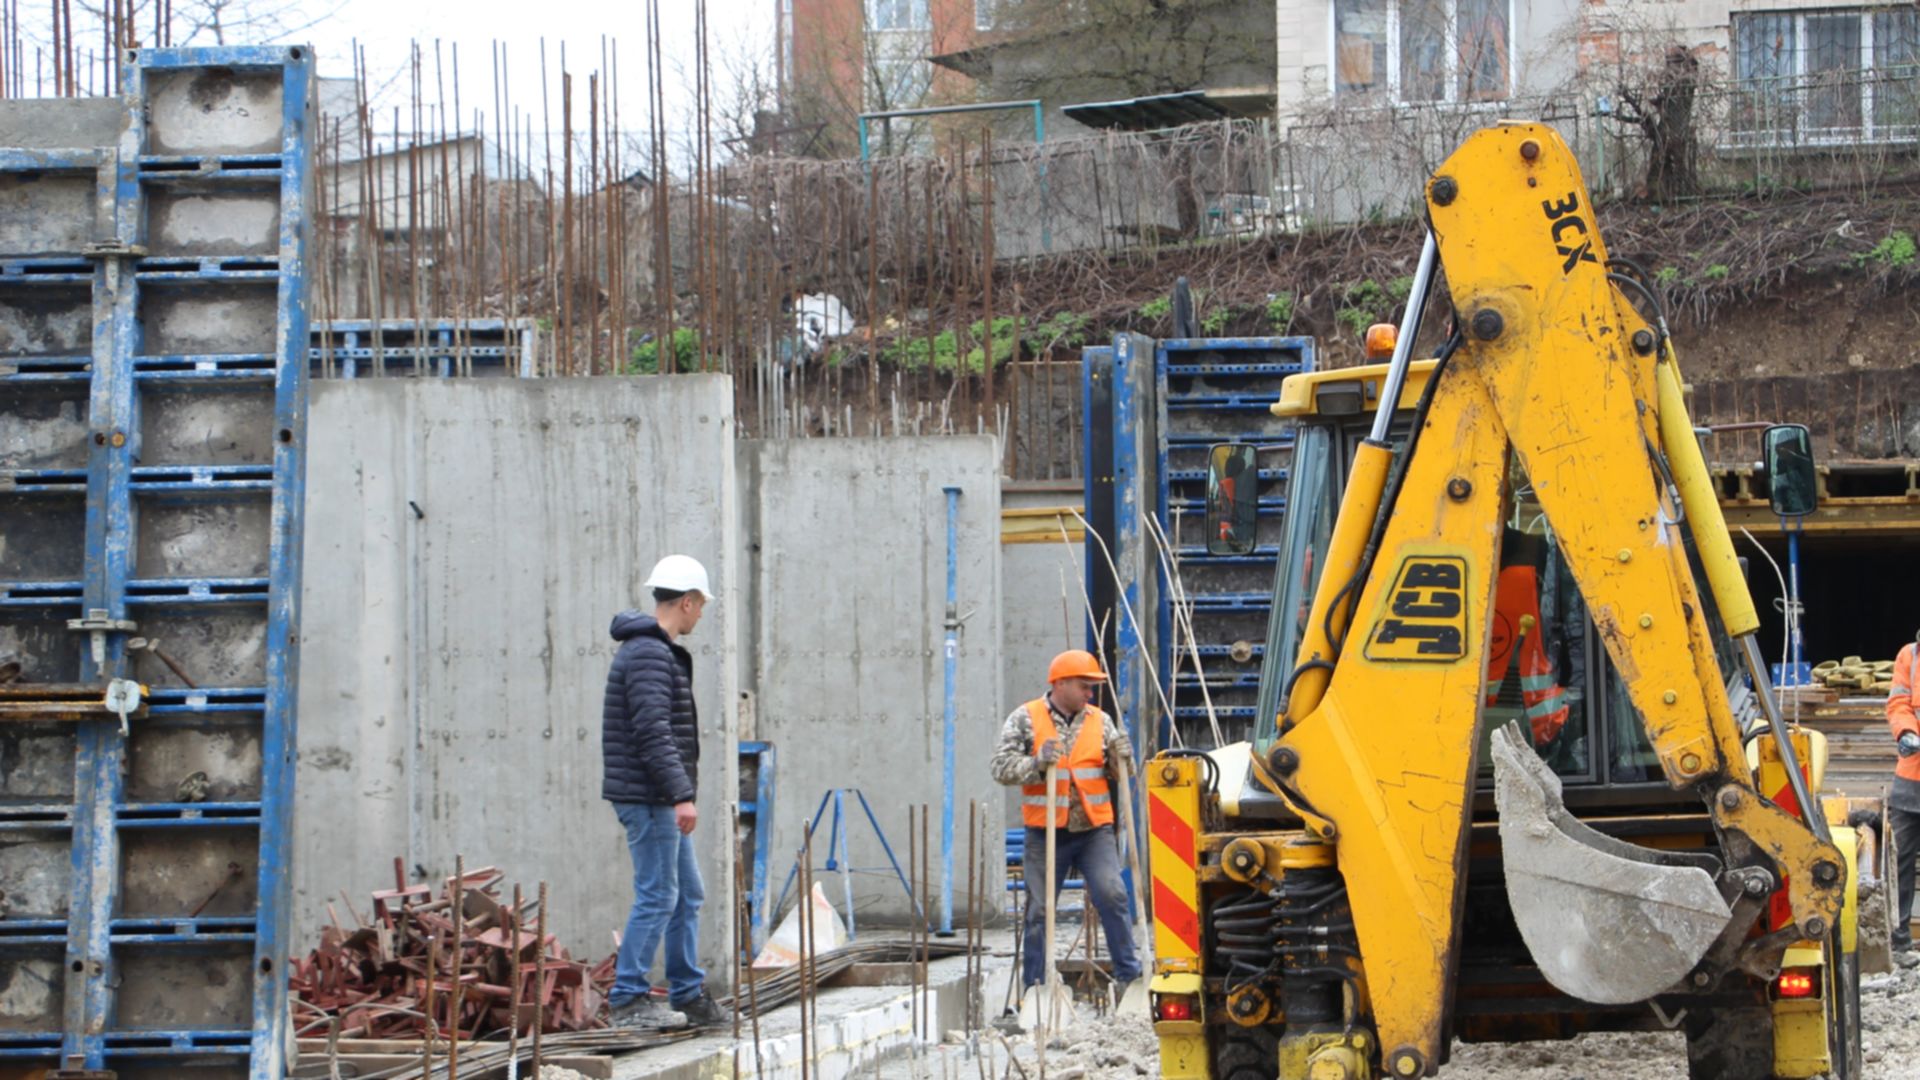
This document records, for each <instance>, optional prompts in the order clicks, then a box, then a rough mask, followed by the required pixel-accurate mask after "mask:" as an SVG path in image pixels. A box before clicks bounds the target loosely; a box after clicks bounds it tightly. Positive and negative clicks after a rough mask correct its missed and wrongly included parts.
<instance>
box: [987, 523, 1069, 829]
mask: <svg viewBox="0 0 1920 1080" xmlns="http://www.w3.org/2000/svg"><path fill="white" fill-rule="evenodd" d="M1009 501H1010V502H1012V501H1016V500H1015V499H1014V497H1012V496H1009ZM1017 501H1020V502H1024V503H1028V504H1030V505H1035V506H1038V505H1043V504H1044V505H1047V506H1072V507H1074V508H1075V509H1079V507H1080V502H1081V499H1080V496H1079V494H1077V493H1075V494H1073V495H1066V496H1062V495H1049V496H1041V497H1038V498H1034V497H1027V498H1022V499H1018V500H1017ZM1067 527H1068V530H1069V531H1070V532H1072V533H1074V534H1075V535H1077V533H1078V529H1079V522H1077V521H1075V520H1074V519H1073V518H1072V517H1071V516H1069V517H1068V518H1067ZM1085 573H1086V547H1085V545H1084V543H1073V544H1066V543H1062V542H1061V541H1060V539H1059V538H1058V537H1057V536H1056V537H1055V538H1054V539H1052V540H1051V541H1043V540H1039V539H1032V540H1025V541H1020V542H1009V543H1003V544H1002V545H1001V548H1000V580H1001V582H1002V587H1003V588H1004V589H1005V590H1006V595H1007V603H1006V606H1005V607H1003V608H1002V609H1001V614H1000V627H1001V631H1000V633H1001V649H1002V650H1003V653H1002V660H1001V664H1000V671H1001V673H1002V674H1001V678H1002V679H1003V681H1004V683H1005V687H1006V690H1005V695H1004V696H1005V697H1006V699H1007V700H1006V705H1007V707H1006V708H1005V709H1003V710H1001V713H1002V717H1003V718H1004V716H1005V713H1007V712H1009V711H1011V710H1012V709H1013V707H1014V706H1015V705H1018V704H1019V703H1020V702H1022V701H1026V700H1027V699H1029V698H1033V697H1037V696H1039V695H1040V694H1041V693H1042V692H1044V691H1045V690H1046V688H1047V664H1048V663H1049V662H1050V661H1052V659H1053V658H1054V656H1055V655H1056V654H1058V653H1059V652H1061V651H1062V650H1064V649H1080V648H1085V647H1086V644H1087V610H1086V604H1085V602H1084V601H1083V600H1082V599H1081V596H1080V587H1081V583H1082V580H1083V578H1084V576H1085ZM1004 792H1005V798H1004V800H1003V804H1004V808H1005V813H1006V814H1007V823H1008V824H1009V825H1012V824H1017V823H1018V822H1019V817H1018V815H1019V813H1020V790H1019V789H1018V788H1006V789H1004Z"/></svg>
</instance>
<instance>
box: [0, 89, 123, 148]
mask: <svg viewBox="0 0 1920 1080" xmlns="http://www.w3.org/2000/svg"><path fill="white" fill-rule="evenodd" d="M126 122H127V108H126V105H125V104H123V103H122V102H121V101H120V99H119V98H116V97H99V98H19V99H15V100H13V101H0V146H5V147H9V148H13V149H20V150H65V149H71V148H75V147H81V148H86V147H95V146H113V145H115V144H117V143H118V142H119V141H120V131H121V129H122V128H123V127H125V126H126Z"/></svg>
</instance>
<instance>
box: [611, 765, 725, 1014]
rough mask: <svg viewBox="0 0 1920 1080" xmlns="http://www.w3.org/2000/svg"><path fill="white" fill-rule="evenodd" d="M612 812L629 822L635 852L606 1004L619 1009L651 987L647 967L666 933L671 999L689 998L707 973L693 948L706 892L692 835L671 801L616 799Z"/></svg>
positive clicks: (622, 821) (630, 843) (630, 849)
mask: <svg viewBox="0 0 1920 1080" xmlns="http://www.w3.org/2000/svg"><path fill="white" fill-rule="evenodd" d="M613 812H614V813H615V814H617V815H619V817H620V824H622V825H624V826H626V827H627V851H628V852H629V853H631V854H632V856H633V913H632V914H631V915H629V916H627V931H626V933H625V934H624V935H622V936H621V938H620V955H619V957H618V958H617V959H616V960H615V961H614V968H613V991H612V993H610V994H608V995H607V1001H608V1004H610V1005H611V1006H612V1007H613V1008H616V1009H618V1008H620V1007H622V1006H624V1005H626V1004H627V1003H629V1002H631V1001H633V1000H634V999H636V998H639V997H641V996H642V995H644V994H647V993H648V992H650V991H651V990H652V985H651V984H650V983H648V982H647V969H649V968H651V967H652V966H653V954H654V950H656V949H658V948H659V947H660V939H661V937H662V936H664V937H665V938H666V941H667V959H666V965H667V997H668V1000H670V1001H673V1002H676V1003H678V1002H685V1001H691V1000H693V999H694V998H695V997H698V996H699V994H700V990H701V988H702V987H703V986H705V985H706V978H707V973H706V972H705V971H702V970H701V969H700V965H699V964H698V963H697V962H696V960H697V958H696V956H695V954H694V948H695V944H696V941H697V939H698V938H699V936H700V902H701V901H702V900H705V899H706V898H707V893H706V889H705V888H704V887H703V886H702V885H701V883H700V867H699V866H698V865H697V864H695V863H694V861H693V837H691V836H682V835H681V834H680V830H679V829H678V828H676V827H675V825H674V821H673V807H671V806H649V805H647V804H645V803H614V804H613Z"/></svg>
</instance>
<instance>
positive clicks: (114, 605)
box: [61, 71, 145, 1070]
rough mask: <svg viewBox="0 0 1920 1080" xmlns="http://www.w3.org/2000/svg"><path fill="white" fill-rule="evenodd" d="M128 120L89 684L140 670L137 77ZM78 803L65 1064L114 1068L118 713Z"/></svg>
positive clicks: (116, 233) (111, 269)
mask: <svg viewBox="0 0 1920 1080" xmlns="http://www.w3.org/2000/svg"><path fill="white" fill-rule="evenodd" d="M127 78H128V86H127V93H126V97H125V99H124V101H125V103H126V108H127V118H126V121H125V127H124V129H123V131H122V134H121V138H120V143H119V146H118V147H117V150H116V152H115V153H114V154H112V155H111V156H109V157H108V158H107V159H106V160H103V161H102V162H101V163H100V166H99V168H100V188H101V190H102V191H103V192H104V193H106V195H107V199H108V200H109V202H110V206H111V219H110V221H111V228H112V230H113V232H112V235H111V237H106V238H103V240H104V241H105V244H104V246H103V247H101V248H100V249H99V250H100V252H101V255H100V256H99V261H98V264H97V266H96V268H95V270H94V289H93V363H94V376H93V381H92V386H91V390H90V394H89V400H88V404H87V412H88V420H87V427H88V430H89V431H90V432H91V433H92V434H91V438H90V439H89V444H90V445H89V448H88V462H87V512H86V530H87V537H86V562H85V579H84V581H85V584H84V589H83V596H84V599H83V602H82V604H81V618H80V619H76V620H73V621H70V622H69V623H68V626H69V627H70V628H72V629H74V630H76V631H79V632H80V640H79V648H80V650H81V654H82V655H81V660H80V673H81V679H82V681H84V682H89V683H95V684H99V683H104V682H105V681H106V680H108V679H117V678H124V677H126V676H127V675H128V674H129V665H128V663H127V655H126V638H127V632H128V631H129V630H131V629H132V624H131V623H130V622H129V621H128V616H127V580H128V578H129V577H130V576H131V575H132V570H133V553H134V551H135V544H134V535H133V530H134V527H135V524H136V521H135V518H134V513H133V498H132V492H131V479H132V471H133V461H134V459H135V457H136V456H137V455H138V454H139V450H140V447H139V439H140V406H139V399H138V396H137V393H136V388H135V385H134V368H133V358H134V356H135V355H136V354H138V353H139V351H140V346H141V333H140V319H139V304H140V297H139V291H138V286H137V284H136V282H135V278H134V271H135V263H134V260H133V259H132V258H131V256H132V254H133V253H134V252H135V251H137V250H138V245H139V243H140V241H141V240H142V239H143V236H142V232H141V230H142V227H143V225H144V218H145V215H144V214H143V213H141V192H140V182H139V176H138V168H139V161H140V155H141V153H142V152H143V151H144V148H145V128H144V125H143V124H142V123H141V118H142V117H141V113H142V110H141V108H140V102H141V99H142V96H143V88H142V85H141V81H140V77H139V74H138V72H137V71H135V72H129V73H128V76H127ZM76 756H77V761H76V767H75V772H74V781H75V788H76V790H75V796H76V799H75V807H74V816H73V841H72V847H71V853H70V858H71V867H72V872H73V882H72V886H71V888H70V889H69V893H68V895H69V901H68V925H67V970H68V971H69V973H70V974H71V975H74V976H78V977H77V978H74V977H70V978H69V979H68V980H67V996H66V1003H65V1016H64V1021H65V1032H64V1034H63V1036H62V1041H61V1067H62V1068H65V1069H73V1070H88V1069H103V1068H105V1067H106V1066H105V1057H104V1054H105V1050H106V1039H105V1033H106V1030H107V1028H108V1027H109V1026H110V1025H111V1023H112V1017H113V1013H114V1011H113V991H114V987H116V986H118V985H119V982H120V979H119V970H118V965H117V962H116V961H117V958H116V957H115V955H114V952H113V916H114V912H115V910H116V909H117V908H118V907H119V900H120V836H119V831H118V828H117V822H116V818H117V815H118V811H119V808H120V805H121V803H122V802H123V801H124V798H125V774H126V760H127V747H126V740H125V738H123V737H122V735H121V732H120V724H119V722H118V721H117V720H114V719H103V720H92V721H87V722H85V723H83V724H81V730H80V731H79V732H78V736H77V745H76Z"/></svg>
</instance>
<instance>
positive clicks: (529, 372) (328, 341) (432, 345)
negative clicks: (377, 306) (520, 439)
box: [311, 319, 539, 379]
mask: <svg viewBox="0 0 1920 1080" xmlns="http://www.w3.org/2000/svg"><path fill="white" fill-rule="evenodd" d="M538 340H539V338H538V334H537V333H536V328H535V326H534V322H533V320H532V319H516V320H507V319H423V320H421V321H420V322H419V323H417V324H416V323H415V322H413V321H412V320H410V319H386V320H384V321H375V320H372V319H337V320H334V321H332V322H316V323H314V324H313V350H312V354H311V355H312V359H313V366H312V371H313V374H314V375H317V376H320V377H321V378H341V379H358V378H367V377H370V376H371V377H375V378H378V377H383V376H421V377H432V378H448V377H451V376H459V375H471V376H478V377H483V378H484V377H496V378H497V377H502V376H504V377H509V378H521V379H527V378H532V377H534V376H535V375H538V374H539V357H538V356H537V346H536V343H537V342H538Z"/></svg>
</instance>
